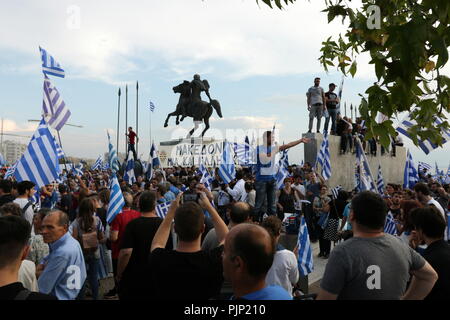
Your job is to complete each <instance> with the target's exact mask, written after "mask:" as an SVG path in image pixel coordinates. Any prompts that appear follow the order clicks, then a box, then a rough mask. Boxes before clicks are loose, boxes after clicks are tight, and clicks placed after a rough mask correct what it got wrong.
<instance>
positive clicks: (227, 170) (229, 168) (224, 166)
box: [219, 141, 236, 183]
mask: <svg viewBox="0 0 450 320" xmlns="http://www.w3.org/2000/svg"><path fill="white" fill-rule="evenodd" d="M219 176H220V177H221V178H222V181H223V182H224V183H230V182H231V180H233V179H234V178H235V177H236V168H235V166H234V161H233V157H232V155H231V146H230V143H229V142H227V141H225V142H224V143H223V152H222V159H221V163H220V165H219Z"/></svg>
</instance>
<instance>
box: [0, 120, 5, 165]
mask: <svg viewBox="0 0 450 320" xmlns="http://www.w3.org/2000/svg"><path fill="white" fill-rule="evenodd" d="M0 152H1V153H3V118H2V129H1V138H0ZM5 161H6V158H5Z"/></svg>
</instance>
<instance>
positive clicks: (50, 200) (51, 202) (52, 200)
mask: <svg viewBox="0 0 450 320" xmlns="http://www.w3.org/2000/svg"><path fill="white" fill-rule="evenodd" d="M56 202H58V194H57V193H56V191H53V193H52V195H51V196H50V197H49V196H47V197H45V198H44V200H42V203H41V207H42V208H49V209H52V208H53V207H54V206H55V204H56Z"/></svg>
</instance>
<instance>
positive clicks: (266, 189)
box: [253, 131, 309, 221]
mask: <svg viewBox="0 0 450 320" xmlns="http://www.w3.org/2000/svg"><path fill="white" fill-rule="evenodd" d="M308 142H309V139H307V138H302V139H299V140H296V141H293V142H290V143H288V144H285V145H282V146H278V144H276V143H275V139H274V134H273V132H272V131H266V132H265V133H264V135H263V144H262V145H259V146H257V147H256V160H257V163H256V181H255V189H256V202H255V208H254V211H253V215H254V219H255V220H258V221H261V220H262V217H263V212H261V209H262V206H263V203H264V198H265V197H266V196H267V209H268V213H267V214H268V215H274V214H276V201H275V196H276V195H275V193H276V177H275V175H276V173H277V172H276V169H277V168H276V165H275V162H276V161H275V156H276V154H277V153H278V152H280V151H284V150H287V149H289V148H292V147H295V146H297V145H299V144H300V143H308Z"/></svg>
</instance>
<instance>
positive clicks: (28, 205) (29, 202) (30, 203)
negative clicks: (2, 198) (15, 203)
mask: <svg viewBox="0 0 450 320" xmlns="http://www.w3.org/2000/svg"><path fill="white" fill-rule="evenodd" d="M31 205H33V202H31V201H28V203H27V204H26V205H25V207H23V208H22V217H24V215H25V212H27V210H28V208H29V207H30V206H31Z"/></svg>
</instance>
